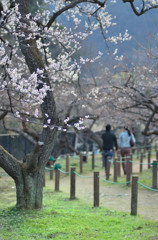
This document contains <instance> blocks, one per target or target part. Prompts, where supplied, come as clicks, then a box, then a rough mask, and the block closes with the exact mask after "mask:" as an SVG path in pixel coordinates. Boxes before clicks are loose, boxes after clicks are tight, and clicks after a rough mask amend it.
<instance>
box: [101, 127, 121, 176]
mask: <svg viewBox="0 0 158 240" xmlns="http://www.w3.org/2000/svg"><path fill="white" fill-rule="evenodd" d="M102 139H103V156H104V166H105V173H106V170H107V159H108V157H109V158H110V159H112V157H113V155H114V147H115V149H116V151H117V150H118V144H117V138H116V136H115V134H114V133H112V132H111V126H110V124H108V125H106V131H105V132H104V133H103V134H102Z"/></svg>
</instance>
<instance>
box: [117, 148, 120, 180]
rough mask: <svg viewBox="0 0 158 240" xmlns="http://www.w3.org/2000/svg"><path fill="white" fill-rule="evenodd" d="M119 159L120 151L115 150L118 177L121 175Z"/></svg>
mask: <svg viewBox="0 0 158 240" xmlns="http://www.w3.org/2000/svg"><path fill="white" fill-rule="evenodd" d="M120 160H121V158H120V152H117V161H118V163H117V176H118V177H121V163H120Z"/></svg>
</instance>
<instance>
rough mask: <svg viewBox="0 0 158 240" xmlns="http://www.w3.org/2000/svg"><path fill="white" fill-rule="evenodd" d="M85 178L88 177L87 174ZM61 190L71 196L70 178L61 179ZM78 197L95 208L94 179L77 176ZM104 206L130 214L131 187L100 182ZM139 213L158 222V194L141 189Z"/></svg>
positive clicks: (101, 204) (139, 191) (102, 174)
mask: <svg viewBox="0 0 158 240" xmlns="http://www.w3.org/2000/svg"><path fill="white" fill-rule="evenodd" d="M104 175H105V174H104V172H103V171H102V172H100V177H102V178H104V177H105V176H104ZM62 176H63V174H62ZM85 176H88V175H87V174H86V175H85ZM89 176H93V173H91V175H90V174H89ZM111 181H112V180H111ZM60 190H61V191H63V192H67V193H68V194H70V177H69V176H63V177H62V178H61V182H60ZM76 197H77V198H80V199H82V200H84V201H86V202H87V203H89V204H92V206H93V178H84V177H80V176H76ZM102 206H104V207H107V208H110V209H113V210H119V211H123V212H128V213H130V208H131V187H126V186H123V185H120V184H110V183H105V181H103V180H100V207H102ZM137 212H138V215H141V216H143V217H144V218H146V219H149V220H154V221H158V192H154V191H151V190H147V189H139V190H138V210H137Z"/></svg>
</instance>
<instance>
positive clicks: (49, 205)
mask: <svg viewBox="0 0 158 240" xmlns="http://www.w3.org/2000/svg"><path fill="white" fill-rule="evenodd" d="M62 161H63V163H62V165H64V163H65V160H62ZM75 163H76V159H75V160H74V161H73V162H72V166H73V164H75ZM97 164H98V165H99V161H98V163H97ZM85 165H86V164H85ZM100 167H101V159H100ZM77 170H78V167H77ZM84 171H85V172H87V173H88V172H89V171H90V168H88V169H85V170H84ZM151 172H152V171H151V169H149V170H146V171H144V172H143V173H142V174H140V178H141V179H142V181H143V183H144V184H147V185H149V186H150V185H151ZM48 176H49V175H48ZM48 176H47V177H48ZM4 178H5V179H4ZM143 178H144V179H145V180H143ZM0 180H1V183H2V180H3V184H0V189H1V196H0V201H1V202H0V240H16V239H18V240H34V239H38V240H44V239H62V240H64V239H67V240H77V239H80V240H84V239H85V240H89V239H98V240H102V239H109V240H124V239H127V240H130V239H132V240H139V239H140V240H155V239H158V222H154V221H149V220H145V219H143V218H142V217H140V216H131V215H130V214H128V213H123V212H117V211H114V210H110V209H106V208H104V207H101V208H93V207H92V206H91V205H87V203H86V202H83V201H81V200H80V199H76V200H70V199H69V196H67V194H66V193H64V192H55V191H53V190H52V189H51V188H50V187H49V186H46V187H45V188H44V199H43V208H42V209H40V210H32V211H31V210H29V211H24V210H21V211H19V210H16V209H15V208H13V207H14V205H15V188H14V187H13V185H14V183H13V181H12V180H11V179H10V178H7V176H6V175H4V176H2V178H1V179H0ZM119 180H120V181H121V178H120V179H119ZM124 180H125V179H124V178H122V181H124ZM122 187H125V186H122ZM116 204H117V203H116Z"/></svg>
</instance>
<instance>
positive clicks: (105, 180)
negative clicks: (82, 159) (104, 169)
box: [98, 176, 131, 184]
mask: <svg viewBox="0 0 158 240" xmlns="http://www.w3.org/2000/svg"><path fill="white" fill-rule="evenodd" d="M98 178H100V179H101V180H103V181H104V182H108V183H112V184H127V183H131V181H128V182H123V183H117V182H111V181H108V180H106V179H104V178H102V177H100V176H98Z"/></svg>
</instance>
